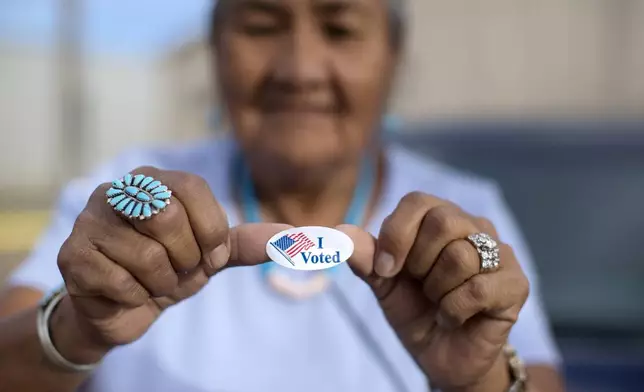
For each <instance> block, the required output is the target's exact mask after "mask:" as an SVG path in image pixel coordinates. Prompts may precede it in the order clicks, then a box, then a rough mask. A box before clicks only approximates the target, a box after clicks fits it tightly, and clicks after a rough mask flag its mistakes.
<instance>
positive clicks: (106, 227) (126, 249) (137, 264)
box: [75, 184, 178, 297]
mask: <svg viewBox="0 0 644 392" xmlns="http://www.w3.org/2000/svg"><path fill="white" fill-rule="evenodd" d="M106 188H109V184H103V185H102V186H100V187H99V188H98V189H97V190H96V191H95V192H94V194H93V195H92V197H91V198H90V202H89V203H88V206H87V208H86V210H85V211H83V212H82V213H81V214H80V215H79V217H78V219H77V221H76V224H75V229H76V230H78V231H79V232H82V233H83V235H85V236H86V237H87V239H88V240H89V241H90V243H91V244H92V246H93V247H94V248H96V249H97V250H98V251H99V252H101V253H103V254H104V255H105V256H106V257H107V258H109V259H111V260H113V261H114V262H115V263H117V264H118V265H120V266H122V267H123V268H125V269H126V270H127V271H128V272H129V273H131V274H132V275H133V276H134V277H135V278H136V279H137V280H138V281H139V282H140V283H141V284H142V285H143V286H144V287H145V288H146V289H147V290H148V291H149V292H150V294H151V295H152V296H155V297H161V296H164V295H169V294H171V293H172V292H173V291H174V290H175V289H176V287H177V284H178V277H177V273H176V271H175V267H173V265H172V263H171V260H170V257H169V254H168V252H167V249H166V248H165V246H164V245H162V244H161V243H159V242H157V241H155V240H154V239H152V238H150V237H148V236H146V235H144V234H141V233H140V232H138V231H137V230H135V228H134V227H133V226H132V225H131V224H129V223H128V222H126V221H125V220H123V219H121V218H120V217H119V215H117V214H115V213H114V211H113V210H112V209H111V208H110V206H109V205H108V204H106V203H105V201H104V198H105V190H106Z"/></svg>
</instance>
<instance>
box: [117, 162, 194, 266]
mask: <svg viewBox="0 0 644 392" xmlns="http://www.w3.org/2000/svg"><path fill="white" fill-rule="evenodd" d="M165 173H166V172H164V171H162V170H159V169H156V168H153V167H141V168H137V169H135V170H133V171H132V172H131V173H130V174H132V175H133V176H136V175H145V176H147V177H150V178H153V179H154V180H155V181H157V182H155V183H157V184H159V182H160V183H162V184H164V185H163V186H167V187H168V188H170V186H171V185H178V184H169V183H168V180H169V178H167V177H170V176H168V175H166V174H165ZM149 186H152V184H150V185H149ZM170 189H172V188H170ZM173 191H174V190H173ZM118 215H119V216H121V217H124V216H123V215H120V214H118ZM128 222H129V223H131V224H132V226H134V228H136V230H137V231H139V232H140V233H142V234H145V235H147V236H149V237H151V238H153V239H154V240H156V241H157V242H159V243H161V244H162V245H163V246H165V248H166V251H167V253H168V255H169V256H170V260H171V262H172V265H173V267H174V269H175V270H176V271H189V270H191V269H194V268H195V267H196V266H197V265H198V264H199V261H200V260H201V251H200V249H199V245H198V244H197V242H196V239H195V238H194V234H193V232H192V228H191V226H190V220H189V218H188V214H187V212H186V209H185V207H184V205H183V203H182V202H181V201H180V200H179V199H178V198H177V197H176V194H173V195H172V197H171V198H170V205H168V206H167V207H166V208H165V209H163V210H162V211H161V213H160V214H158V215H156V216H153V217H152V218H151V219H146V220H138V219H130V220H128Z"/></svg>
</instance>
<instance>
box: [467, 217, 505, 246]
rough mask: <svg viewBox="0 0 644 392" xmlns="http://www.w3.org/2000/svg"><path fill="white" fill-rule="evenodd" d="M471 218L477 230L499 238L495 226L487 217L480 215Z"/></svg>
mask: <svg viewBox="0 0 644 392" xmlns="http://www.w3.org/2000/svg"><path fill="white" fill-rule="evenodd" d="M473 219H474V222H475V223H476V226H477V227H478V228H479V232H481V233H485V234H487V235H489V236H491V237H492V238H494V239H495V240H497V241H498V240H499V233H498V232H497V231H496V227H494V224H493V223H492V222H491V221H490V220H489V219H486V218H481V217H473Z"/></svg>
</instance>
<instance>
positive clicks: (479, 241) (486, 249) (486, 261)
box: [467, 233, 501, 273]
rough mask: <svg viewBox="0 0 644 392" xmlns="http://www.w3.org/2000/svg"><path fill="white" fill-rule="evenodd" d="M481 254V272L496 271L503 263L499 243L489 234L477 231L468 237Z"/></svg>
mask: <svg viewBox="0 0 644 392" xmlns="http://www.w3.org/2000/svg"><path fill="white" fill-rule="evenodd" d="M467 241H469V242H470V243H471V244H472V245H473V246H474V247H475V248H476V251H477V252H478V254H479V257H480V260H481V268H480V272H481V273H483V272H492V271H496V270H497V269H498V268H499V266H500V265H501V256H500V250H499V244H498V243H497V242H496V241H495V240H494V238H492V237H491V236H490V235H489V234H485V233H476V234H471V235H469V236H468V237H467Z"/></svg>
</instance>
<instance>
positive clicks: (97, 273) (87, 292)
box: [58, 235, 150, 308]
mask: <svg viewBox="0 0 644 392" xmlns="http://www.w3.org/2000/svg"><path fill="white" fill-rule="evenodd" d="M58 268H59V269H60V271H61V273H62V275H63V278H64V280H65V284H66V286H67V290H68V292H69V294H70V295H71V296H77V297H104V298H106V299H108V300H111V301H114V302H118V303H120V304H122V305H124V306H129V307H133V308H134V307H138V306H141V305H143V304H145V303H146V302H147V301H148V299H149V298H150V294H149V293H148V292H147V291H146V290H145V288H144V287H143V286H142V285H141V284H140V283H139V282H138V281H137V280H136V279H135V278H134V277H133V276H132V275H131V274H130V273H129V272H128V271H126V270H125V269H124V268H123V267H121V266H119V265H118V264H116V263H114V262H113V261H112V260H110V259H108V258H107V257H106V256H105V255H103V254H102V253H100V252H98V251H96V250H94V249H92V246H91V244H90V243H89V241H87V240H86V239H83V238H82V237H80V236H74V235H72V236H70V237H69V238H68V239H67V241H66V242H65V244H64V245H63V246H62V247H61V251H60V253H59V255H58Z"/></svg>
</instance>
